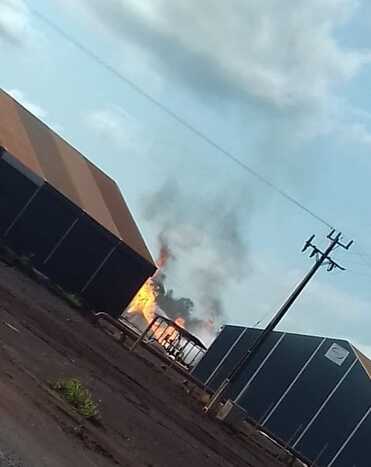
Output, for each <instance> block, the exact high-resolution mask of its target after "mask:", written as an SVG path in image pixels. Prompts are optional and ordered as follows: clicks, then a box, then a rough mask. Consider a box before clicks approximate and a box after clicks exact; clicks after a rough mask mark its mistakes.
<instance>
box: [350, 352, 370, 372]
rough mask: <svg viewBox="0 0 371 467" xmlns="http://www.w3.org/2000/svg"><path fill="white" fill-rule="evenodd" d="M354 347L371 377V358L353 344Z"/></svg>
mask: <svg viewBox="0 0 371 467" xmlns="http://www.w3.org/2000/svg"><path fill="white" fill-rule="evenodd" d="M352 348H353V350H354V353H355V354H356V355H357V357H358V360H359V361H360V362H361V365H362V366H363V368H364V369H365V372H366V373H367V374H368V377H369V378H370V379H371V360H370V359H369V358H368V357H366V355H365V354H363V353H362V352H361V351H359V350H358V349H357V348H356V347H354V346H353V345H352Z"/></svg>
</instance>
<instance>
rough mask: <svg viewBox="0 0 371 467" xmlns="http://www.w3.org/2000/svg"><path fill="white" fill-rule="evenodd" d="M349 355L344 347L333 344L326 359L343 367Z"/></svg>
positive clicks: (326, 354)
mask: <svg viewBox="0 0 371 467" xmlns="http://www.w3.org/2000/svg"><path fill="white" fill-rule="evenodd" d="M348 355H349V352H348V350H346V349H344V347H342V346H341V345H339V344H335V343H334V344H332V346H331V347H330V348H329V349H328V351H327V352H326V353H325V357H327V358H328V359H329V360H331V361H332V362H334V363H336V365H339V366H341V365H342V364H343V363H344V362H345V360H346V358H347V356H348Z"/></svg>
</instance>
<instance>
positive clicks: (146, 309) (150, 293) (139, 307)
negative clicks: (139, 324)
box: [128, 279, 157, 324]
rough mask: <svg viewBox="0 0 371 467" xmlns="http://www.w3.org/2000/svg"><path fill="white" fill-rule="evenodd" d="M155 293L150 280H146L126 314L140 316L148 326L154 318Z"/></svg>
mask: <svg viewBox="0 0 371 467" xmlns="http://www.w3.org/2000/svg"><path fill="white" fill-rule="evenodd" d="M156 298H157V293H156V289H155V285H154V282H153V280H152V279H148V280H147V281H146V282H145V283H144V284H143V285H142V287H141V288H140V290H139V292H138V293H137V294H136V296H135V297H134V298H133V300H132V301H131V303H130V305H129V309H128V313H129V314H130V313H138V314H142V315H143V317H144V319H145V320H146V321H147V323H148V324H149V323H150V322H151V321H152V320H153V319H154V317H155V313H156Z"/></svg>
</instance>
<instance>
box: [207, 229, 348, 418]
mask: <svg viewBox="0 0 371 467" xmlns="http://www.w3.org/2000/svg"><path fill="white" fill-rule="evenodd" d="M335 233H336V232H335V230H332V231H331V233H330V234H329V235H328V236H327V238H328V239H329V241H330V244H329V245H328V247H327V248H326V250H325V251H324V252H322V251H321V250H320V249H319V248H317V247H316V246H315V245H313V244H312V242H313V240H314V237H315V235H312V236H311V238H310V239H309V240H307V241H306V242H305V245H304V248H303V249H302V252H304V251H305V250H307V249H308V248H311V249H312V252H311V254H310V258H312V257H313V256H315V258H316V261H315V263H314V265H313V266H312V268H311V270H310V271H309V272H308V274H307V275H306V276H305V277H304V278H303V280H302V281H301V282H300V283H299V284H298V285H297V286H296V288H295V289H294V291H293V292H292V293H291V295H290V296H289V297H288V299H287V300H286V302H285V303H284V304H283V305H282V306H281V308H280V309H279V310H278V312H277V313H276V315H275V316H274V317H273V319H272V320H271V322H270V323H269V324H268V326H267V327H266V328H265V329H264V330H263V332H262V333H261V334H260V336H259V337H258V338H257V340H256V341H255V342H254V344H253V345H252V347H251V348H250V349H249V350H248V351H247V353H246V355H244V356H243V357H242V358H241V359H240V361H239V362H238V363H237V365H236V366H235V367H234V369H233V370H232V372H231V373H230V374H229V376H228V377H227V378H226V379H225V380H224V381H223V383H222V384H221V385H220V386H219V388H218V389H217V390H216V392H215V394H214V395H213V396H212V397H211V398H210V401H209V402H208V404H207V405H206V406H205V407H204V411H205V412H208V411H209V410H210V409H211V408H212V407H213V406H214V405H215V404H216V403H217V402H218V401H219V400H220V399H221V398H222V397H223V395H224V393H225V391H226V390H227V388H228V387H229V386H230V385H231V384H232V383H233V382H234V381H235V380H236V379H237V378H238V377H239V376H240V374H241V373H242V372H243V371H244V369H245V368H246V366H247V365H248V364H249V363H250V361H251V360H252V359H253V358H254V356H255V355H256V354H257V352H258V351H259V349H260V348H261V346H262V345H263V344H264V342H265V341H266V340H267V338H268V337H269V336H270V334H271V333H272V331H273V330H274V329H275V327H276V326H277V325H278V323H279V322H280V321H281V320H282V318H283V317H284V316H285V314H286V313H287V312H288V310H289V308H290V307H291V305H292V304H293V303H294V302H295V300H296V299H297V298H298V297H299V295H300V294H301V292H302V291H303V289H304V287H305V286H306V285H307V284H308V282H309V281H310V280H311V279H312V277H313V276H314V275H315V273H316V272H317V271H318V269H319V268H320V267H321V266H322V265H324V264H325V265H327V266H328V267H327V271H332V270H333V269H335V268H337V269H340V270H342V271H345V268H343V267H342V266H340V265H339V264H338V263H336V262H335V261H333V260H332V259H331V258H330V253H331V252H332V251H333V250H334V248H335V247H341V248H344V249H345V250H348V249H349V248H350V247H351V246H352V244H353V240H352V241H350V242H349V243H348V244H346V245H345V244H343V243H341V242H340V240H341V233H340V232H339V233H337V234H336V235H335Z"/></svg>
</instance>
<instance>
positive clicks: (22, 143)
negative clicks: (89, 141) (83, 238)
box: [0, 89, 155, 264]
mask: <svg viewBox="0 0 371 467" xmlns="http://www.w3.org/2000/svg"><path fill="white" fill-rule="evenodd" d="M0 146H2V147H3V148H4V149H6V150H7V151H8V152H9V153H10V154H11V155H12V156H13V157H15V158H17V159H18V160H19V161H20V162H22V164H24V165H25V166H26V167H27V168H28V169H29V170H31V171H32V172H34V173H36V174H37V175H39V176H40V177H41V178H43V179H44V180H45V181H46V182H48V183H49V184H50V185H52V186H53V187H54V188H56V189H57V190H58V191H59V192H61V193H62V194H63V195H65V196H66V197H67V198H69V199H70V200H71V201H72V202H74V203H75V204H76V205H77V206H79V207H80V208H81V209H82V210H84V211H85V212H86V213H88V214H89V215H90V216H91V217H92V218H93V219H95V220H96V221H97V222H98V223H99V224H101V225H102V226H103V227H105V228H106V229H107V230H109V231H110V232H111V233H113V234H114V235H115V236H116V237H118V238H119V239H121V240H122V241H123V242H124V243H125V244H126V245H128V246H129V247H130V248H131V249H132V250H134V251H135V252H136V253H138V254H139V255H141V256H142V257H143V258H144V259H146V260H147V261H148V262H150V263H151V264H155V263H154V260H153V258H152V256H151V254H150V252H149V250H148V248H147V246H146V244H145V242H144V240H143V237H142V235H141V233H140V231H139V229H138V227H137V225H136V223H135V221H134V219H133V217H132V215H131V213H130V211H129V209H128V207H127V205H126V203H125V201H124V199H123V197H122V195H121V192H120V190H119V188H118V186H117V184H116V182H115V181H114V180H112V179H111V178H110V177H108V176H107V175H106V174H105V173H103V172H102V171H101V170H100V169H98V168H97V167H96V166H95V165H94V164H92V163H91V162H89V161H88V160H87V159H86V158H85V157H84V156H83V155H82V154H81V153H79V152H78V151H77V150H76V149H74V148H73V147H72V146H71V145H70V144H68V143H67V142H66V141H65V140H63V139H62V138H61V137H60V136H58V135H57V134H56V133H55V132H54V131H53V130H51V129H50V128H48V127H47V126H46V125H45V124H44V123H43V122H41V121H40V120H39V119H38V118H36V117H35V116H34V115H32V114H31V113H30V112H29V111H27V110H26V109H25V108H24V107H23V106H22V105H20V104H19V103H18V102H17V101H15V100H14V99H13V98H12V97H11V96H9V95H8V94H7V93H5V92H4V91H2V90H1V89H0Z"/></svg>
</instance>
